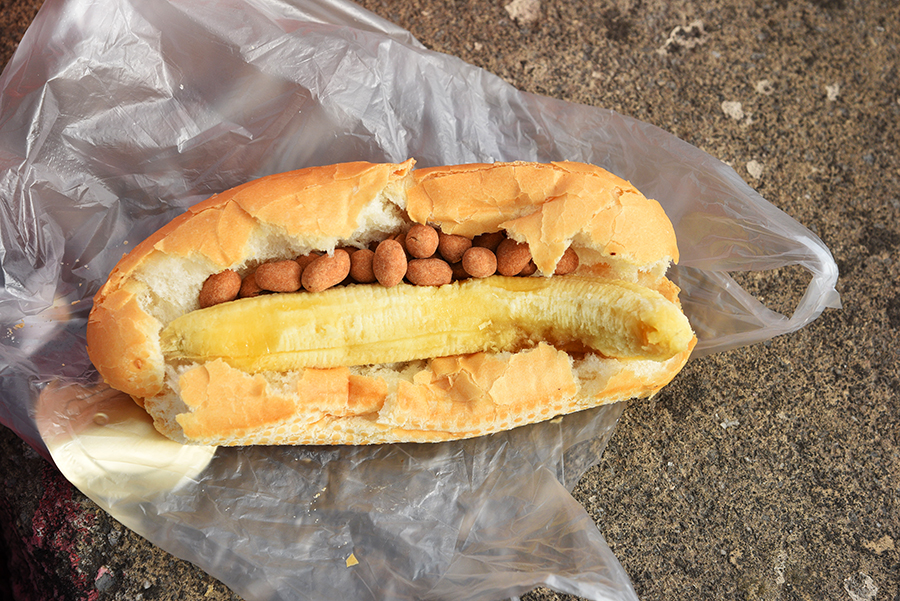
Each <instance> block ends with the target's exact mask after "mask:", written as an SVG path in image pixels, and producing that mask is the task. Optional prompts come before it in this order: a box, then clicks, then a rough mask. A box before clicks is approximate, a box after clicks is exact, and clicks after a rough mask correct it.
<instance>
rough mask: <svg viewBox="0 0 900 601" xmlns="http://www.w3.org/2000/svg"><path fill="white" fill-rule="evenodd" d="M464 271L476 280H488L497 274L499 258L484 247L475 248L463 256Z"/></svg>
mask: <svg viewBox="0 0 900 601" xmlns="http://www.w3.org/2000/svg"><path fill="white" fill-rule="evenodd" d="M462 266H463V269H465V270H466V273H468V274H469V275H470V276H472V277H474V278H486V277H488V276H489V275H494V273H496V272H497V256H496V255H495V254H494V253H492V252H491V251H490V250H489V249H487V248H484V247H483V246H473V247H472V248H470V249H469V250H467V251H466V253H465V254H464V255H463V258H462Z"/></svg>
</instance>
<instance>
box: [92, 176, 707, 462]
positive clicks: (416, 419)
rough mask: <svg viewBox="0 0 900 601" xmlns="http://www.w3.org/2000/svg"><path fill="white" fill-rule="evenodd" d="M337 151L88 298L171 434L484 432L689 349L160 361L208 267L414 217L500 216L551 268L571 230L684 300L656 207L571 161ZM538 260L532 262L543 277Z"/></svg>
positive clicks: (271, 181)
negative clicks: (364, 362)
mask: <svg viewBox="0 0 900 601" xmlns="http://www.w3.org/2000/svg"><path fill="white" fill-rule="evenodd" d="M413 163H414V161H413V160H412V159H410V160H408V161H406V162H404V163H398V164H369V163H347V164H340V165H331V166H327V167H316V168H310V169H303V170H299V171H294V172H289V173H284V174H277V175H272V176H268V177H264V178H260V179H258V180H254V181H252V182H249V183H247V184H244V185H242V186H238V187H236V188H234V189H232V190H228V191H226V192H223V193H222V194H218V195H216V196H213V197H212V198H210V199H208V200H206V201H204V202H202V203H200V204H198V205H196V206H194V207H192V208H191V209H190V210H189V211H188V212H186V213H185V214H184V215H182V216H180V217H178V218H176V219H175V220H173V221H172V222H171V223H169V224H168V225H166V226H165V227H164V228H162V229H161V230H159V231H158V232H156V233H155V234H153V235H152V236H150V237H149V238H147V239H146V240H145V241H144V242H142V243H141V244H140V245H138V246H137V247H136V248H135V249H134V250H133V251H132V252H131V253H129V254H128V255H127V256H126V257H124V258H123V259H122V261H121V262H120V263H119V264H118V265H117V266H116V268H115V269H114V270H113V272H112V274H111V275H110V277H109V279H108V281H107V282H106V284H105V285H104V286H103V287H102V288H101V289H100V291H99V292H98V293H97V295H96V297H95V299H94V308H93V310H92V311H91V315H90V318H89V322H88V331H87V338H88V352H89V355H90V357H91V360H92V361H93V362H94V364H95V366H96V367H97V369H98V371H99V372H100V374H101V375H102V376H103V378H104V379H105V380H106V381H107V382H108V383H109V384H110V386H112V387H114V388H117V389H119V390H123V391H125V392H127V393H129V394H130V395H132V396H133V397H134V398H135V400H136V401H138V402H139V404H141V405H142V406H144V407H145V409H147V411H148V412H149V413H150V414H151V415H152V416H153V417H154V422H155V425H156V427H157V429H159V430H160V431H161V432H162V433H163V434H165V435H167V436H169V437H170V438H173V439H175V440H180V441H183V442H188V443H197V444H216V445H244V444H372V443H386V442H401V441H416V442H431V441H440V440H449V439H457V438H465V437H471V436H478V435H482V434H487V433H490V432H496V431H501V430H505V429H509V428H512V427H516V426H520V425H524V424H528V423H534V422H538V421H541V420H544V419H549V418H552V417H554V416H557V415H561V414H565V413H571V412H573V411H577V410H581V409H585V408H588V407H593V406H597V405H600V404H604V403H610V402H617V401H621V400H626V399H629V398H635V397H645V396H650V395H652V394H654V393H655V392H656V391H658V390H659V389H660V388H662V387H663V386H664V385H665V384H667V383H668V382H669V381H670V380H671V379H672V378H673V377H674V376H675V375H676V374H677V373H678V371H679V370H680V369H681V368H682V366H683V365H684V363H685V362H686V361H687V358H688V356H689V355H690V351H691V349H692V348H693V343H691V345H690V348H688V349H686V350H685V351H684V352H681V353H679V354H678V355H676V356H675V357H672V358H670V359H668V360H666V361H651V360H643V359H637V360H635V359H628V360H625V359H617V358H608V357H599V356H596V355H590V354H588V355H576V356H573V355H570V354H567V353H566V352H563V351H562V350H559V349H556V348H554V347H552V346H550V345H549V344H545V343H540V344H538V345H537V346H535V347H532V348H528V349H524V350H521V351H519V352H516V353H475V354H474V355H463V356H455V357H442V358H434V359H431V360H428V361H415V362H410V363H404V364H390V365H376V366H351V367H340V368H332V369H315V368H300V369H297V370H295V371H293V372H290V373H287V374H280V373H277V374H276V373H257V374H248V373H245V372H243V371H240V370H238V369H236V368H234V367H231V366H229V365H228V364H227V363H225V362H224V361H222V360H214V361H209V362H206V363H199V364H189V365H167V364H166V361H165V359H164V357H163V354H162V352H161V350H160V344H159V334H160V331H161V330H162V328H164V327H165V326H166V325H167V324H168V323H169V322H171V321H172V320H173V319H174V318H176V317H178V316H180V315H182V314H184V313H186V312H188V311H192V310H194V309H196V308H197V307H198V304H197V300H196V299H197V294H198V291H199V287H200V286H201V285H202V282H203V280H204V279H205V278H206V277H207V276H209V275H210V274H213V273H217V272H219V271H221V270H223V269H233V270H235V271H238V272H239V273H246V272H248V271H249V270H251V269H253V268H255V267H256V265H258V264H260V263H262V262H263V261H265V260H268V259H272V258H284V257H293V256H296V255H298V254H302V253H306V252H310V251H313V250H317V251H324V252H331V251H333V250H334V249H335V248H336V247H338V246H358V247H363V246H365V245H366V244H368V243H369V242H371V241H372V240H377V239H382V238H384V237H386V236H388V235H390V234H392V233H396V232H397V231H401V230H403V229H405V228H406V227H408V226H409V224H411V223H429V224H432V225H434V226H436V227H439V228H440V229H441V230H442V231H444V233H455V234H461V235H464V236H466V237H473V236H476V235H479V234H482V233H487V232H493V231H500V230H503V231H505V232H506V233H507V235H508V236H509V237H511V238H513V239H515V240H518V241H520V242H526V243H527V244H528V245H529V249H530V250H531V253H532V256H533V258H534V261H535V264H536V265H537V266H538V269H539V271H540V274H545V275H550V274H552V273H553V270H554V268H555V266H556V263H557V261H559V259H560V257H562V255H563V253H564V252H565V250H566V248H568V247H569V246H570V245H571V246H572V248H574V249H575V250H576V251H577V252H578V255H579V258H580V259H581V265H580V267H579V270H578V272H577V273H578V274H581V275H589V276H596V277H603V278H616V279H623V280H627V281H632V282H637V283H639V284H641V285H643V286H646V287H648V288H652V289H654V290H657V291H659V292H661V293H662V294H663V296H665V297H667V298H668V299H669V300H671V301H672V302H674V303H676V304H677V302H678V301H677V293H678V290H677V288H676V287H675V286H674V285H673V284H672V283H671V282H670V281H669V280H667V279H665V277H664V273H665V270H666V269H667V267H668V265H669V264H670V262H671V261H673V260H677V246H676V243H675V235H674V230H673V228H672V225H671V223H670V222H669V220H668V219H667V218H666V216H665V213H664V212H663V210H662V208H661V207H660V205H659V204H658V203H657V202H655V201H652V200H648V199H646V198H645V197H644V196H643V195H641V194H640V192H638V191H637V190H636V189H635V188H634V187H633V186H631V184H629V183H628V182H626V181H624V180H622V179H621V178H618V177H616V176H615V175H613V174H610V173H608V172H607V171H605V170H603V169H600V168H598V167H594V166H592V165H584V164H580V163H566V162H563V163H551V164H537V163H522V162H518V163H500V164H494V165H486V164H476V165H462V166H455V167H441V168H433V169H420V170H415V171H414V170H413ZM540 274H539V275H540Z"/></svg>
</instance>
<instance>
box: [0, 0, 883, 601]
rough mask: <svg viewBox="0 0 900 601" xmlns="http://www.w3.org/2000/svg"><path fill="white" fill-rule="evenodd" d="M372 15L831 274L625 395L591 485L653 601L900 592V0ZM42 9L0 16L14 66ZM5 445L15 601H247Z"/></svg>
mask: <svg viewBox="0 0 900 601" xmlns="http://www.w3.org/2000/svg"><path fill="white" fill-rule="evenodd" d="M362 4H363V6H365V7H366V8H368V9H370V10H372V11H374V12H376V13H377V14H379V15H381V16H383V17H385V18H387V19H390V20H392V21H394V22H396V23H398V24H399V25H401V26H403V27H405V28H407V29H409V30H410V31H411V32H412V33H413V35H415V36H416V37H417V38H418V39H419V40H420V41H421V42H422V43H423V44H425V45H426V46H428V47H429V48H431V49H434V50H438V51H441V52H446V53H449V54H453V55H456V56H459V57H461V58H462V59H464V60H465V61H468V62H470V63H473V64H475V65H478V66H481V67H483V68H485V69H487V70H489V71H491V72H493V73H496V74H497V75H499V76H500V77H502V78H503V79H505V80H506V81H508V82H510V83H511V84H513V85H515V86H516V87H518V88H520V89H523V90H527V91H530V92H535V93H538V94H544V95H549V96H553V97H556V98H560V99H564V100H567V101H572V102H578V103H584V104H588V105H594V106H599V107H605V108H610V109H614V110H616V111H619V112H621V113H624V114H626V115H630V116H633V117H636V118H638V119H640V120H643V121H647V122H650V123H653V124H655V125H658V126H659V127H661V128H663V129H666V130H668V131H670V132H672V133H674V134H675V135H677V136H679V137H681V138H682V139H684V140H686V141H688V142H690V143H691V144H694V145H695V146H698V147H700V148H701V149H703V150H705V151H706V152H708V153H710V154H711V155H713V156H715V157H718V158H719V159H721V160H723V161H725V162H727V163H729V164H731V165H732V166H733V167H734V168H735V170H736V171H737V172H738V173H739V174H740V175H741V176H742V177H744V178H745V180H746V181H747V182H748V183H749V184H750V185H751V186H752V187H754V188H755V189H757V190H758V191H759V192H760V193H761V194H762V195H763V196H765V197H766V198H767V199H768V200H769V201H771V202H772V203H773V204H775V205H777V206H778V207H780V208H781V209H783V210H784V211H786V212H787V213H788V214H790V215H791V216H793V217H794V218H795V219H797V220H798V221H800V222H801V223H803V224H804V225H806V226H807V227H809V228H810V229H812V230H813V231H814V232H816V233H817V234H818V235H819V236H820V237H821V238H822V240H823V241H824V242H825V244H826V245H827V246H828V247H829V248H830V249H831V251H832V253H833V254H834V256H835V258H836V260H837V263H838V265H839V268H840V272H841V279H840V281H839V284H838V289H839V291H840V293H841V295H842V301H843V305H844V306H843V309H841V310H828V311H826V312H825V314H824V315H823V316H822V317H821V318H820V319H818V320H817V321H816V322H814V323H813V324H812V325H810V326H808V327H807V328H805V329H803V330H801V331H799V332H797V333H794V334H791V335H788V336H784V337H780V338H777V339H774V340H772V341H770V342H768V343H765V344H758V345H754V346H752V347H749V348H742V349H738V350H734V351H730V352H726V353H721V354H717V355H712V356H708V357H705V358H702V359H698V360H695V361H693V362H691V363H690V364H689V365H688V366H687V367H686V368H685V370H684V371H683V372H682V374H681V375H680V376H679V377H678V378H677V379H676V381H675V382H674V383H673V384H672V385H671V386H670V387H669V388H667V389H666V390H665V391H663V392H662V393H661V394H659V395H658V396H657V397H656V398H655V399H654V400H652V401H646V402H635V403H632V404H631V406H630V407H629V408H628V409H627V410H626V411H625V414H624V416H623V418H622V419H621V421H620V423H619V425H618V427H617V429H616V432H615V434H614V436H613V438H612V440H611V442H610V444H609V446H608V448H607V449H606V451H605V453H604V455H603V458H602V460H601V461H600V462H599V464H598V465H597V466H595V467H594V468H592V469H591V470H589V471H588V472H587V473H586V474H585V476H584V477H583V478H582V480H581V481H580V482H579V484H578V485H577V487H576V489H575V493H574V494H575V496H576V498H577V499H578V501H579V502H580V503H582V504H583V505H584V507H585V508H586V510H587V511H588V513H589V514H590V515H591V516H592V517H593V518H594V520H595V521H596V523H597V526H598V527H599V529H600V530H601V532H602V533H603V534H604V536H605V537H606V539H607V541H608V542H609V545H610V547H611V548H612V550H613V552H614V553H615V554H616V556H617V557H618V558H619V560H620V561H621V562H622V564H623V566H624V568H625V570H626V571H627V572H628V574H629V575H630V576H631V578H632V581H633V583H634V586H635V589H636V590H637V592H638V594H639V596H640V597H641V598H642V599H648V600H649V599H667V600H675V599H716V600H718V599H721V600H725V599H728V600H731V599H747V600H774V599H810V600H821V599H829V600H831V599H834V600H842V601H860V600H863V601H874V600H879V601H881V600H885V601H886V600H892V599H900V506H898V503H900V499H898V495H900V441H898V437H900V435H898V432H900V404H898V392H897V391H898V387H900V382H898V375H897V365H898V361H897V359H898V347H900V292H898V290H897V289H896V282H897V281H898V271H900V255H898V251H900V248H898V247H900V225H898V215H900V158H898V148H900V83H898V82H900V72H898V68H900V52H898V43H900V7H898V5H897V4H896V2H894V1H893V0H881V1H877V0H865V1H862V0H860V1H854V0H809V1H806V2H786V1H780V0H772V1H765V0H732V1H725V0H714V1H712V2H692V1H689V0H676V1H662V0H643V1H642V0H618V1H617V0H596V1H588V0H568V1H566V2H562V1H551V0H531V1H528V0H525V1H523V0H516V1H515V2H512V3H509V2H507V1H506V0H497V1H494V2H475V1H474V0H470V1H467V0H433V1H428V2H426V1H422V0H414V1H412V2H406V1H401V0H391V1H387V0H383V1H382V0H364V2H362ZM36 8H37V4H36V3H33V2H28V1H17V0H7V1H6V2H4V3H2V4H0V32H2V33H0V51H2V54H0V62H2V63H3V64H5V63H6V61H7V60H8V59H9V57H10V56H11V53H12V52H13V51H14V49H15V45H16V43H17V41H18V39H19V38H20V37H21V35H22V33H23V32H24V28H25V27H26V26H27V24H28V23H29V22H30V20H31V19H32V18H33V15H34V12H35V10H36ZM679 28H681V29H679ZM740 282H741V283H742V284H743V285H744V286H745V287H746V288H747V289H748V290H750V291H752V292H754V293H755V294H756V295H757V296H758V297H759V298H761V299H763V300H764V301H765V302H766V303H767V304H768V305H769V306H770V307H773V308H776V309H780V310H782V311H785V312H790V311H791V309H792V308H793V307H794V306H795V305H796V303H797V301H798V300H799V295H800V293H801V292H802V289H803V284H804V278H803V276H802V274H798V273H795V272H793V271H792V270H790V269H786V270H782V271H780V272H778V273H765V274H745V275H742V276H740ZM0 446H2V459H0V479H2V486H0V522H2V526H3V530H2V532H3V534H4V538H5V541H6V543H7V548H8V551H7V556H6V559H7V561H6V565H2V564H0V582H2V581H4V578H3V576H4V574H3V570H4V569H6V570H9V572H8V573H7V574H6V576H7V580H9V579H10V578H12V581H13V582H21V583H26V582H27V583H30V586H32V587H43V588H41V589H40V591H39V592H37V593H34V594H31V595H29V594H28V593H24V594H23V596H21V598H22V599H29V600H30V599H41V598H49V597H48V596H47V595H49V594H51V593H52V592H53V591H57V592H59V591H63V597H62V598H91V599H139V598H141V599H193V598H204V599H209V600H225V599H237V597H236V595H234V594H233V593H232V592H230V591H229V590H228V589H227V588H226V587H225V586H223V585H222V584H221V583H219V582H217V581H215V580H214V579H212V578H211V577H209V576H207V575H206V574H204V573H203V572H202V571H200V570H198V569H197V568H195V567H194V566H192V565H191V564H188V563H186V562H183V561H180V560H178V559H175V558H174V557H172V556H170V555H168V554H167V553H165V552H163V551H161V550H160V549H158V548H155V547H153V546H152V545H150V544H148V543H147V542H146V541H144V540H143V539H142V538H140V537H139V536H137V535H135V534H133V533H132V532H130V531H129V530H127V529H125V528H124V527H122V526H121V525H119V524H118V523H117V522H116V521H115V520H113V519H112V518H110V517H109V516H108V515H106V514H105V513H103V512H102V511H101V510H99V509H98V508H97V507H96V506H95V505H93V504H92V503H91V502H90V501H89V500H87V499H86V498H85V497H84V496H83V495H81V493H79V492H78V491H77V490H74V489H73V488H72V487H71V486H70V485H68V483H67V482H66V481H65V480H64V479H63V478H62V477H61V476H60V475H59V473H58V472H56V471H55V469H53V468H52V467H50V466H49V465H47V464H46V463H45V462H44V461H43V460H42V459H41V458H40V457H39V456H38V455H37V454H35V453H34V452H32V451H31V450H30V449H29V448H28V447H27V446H26V445H24V444H23V443H22V442H21V441H20V440H19V439H18V438H17V437H16V436H15V435H14V434H13V433H12V432H11V431H9V430H6V429H2V428H0ZM48 531H53V532H55V534H54V536H52V537H50V536H44V535H43V533H46V532H48ZM13 577H14V578H13ZM36 583H37V584H36ZM3 592H4V589H3V586H2V585H0V597H2V594H3ZM7 592H9V591H7ZM42 594H44V595H43V596H42ZM526 598H527V599H529V600H531V601H537V600H541V601H549V600H551V599H569V598H570V597H567V596H565V595H562V594H558V593H555V592H553V591H549V590H543V589H540V590H536V591H533V592H531V593H529V594H528V595H526Z"/></svg>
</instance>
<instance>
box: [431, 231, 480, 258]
mask: <svg viewBox="0 0 900 601" xmlns="http://www.w3.org/2000/svg"><path fill="white" fill-rule="evenodd" d="M470 248H472V241H471V240H469V239H468V238H466V237H465V236H457V235H456V234H445V233H444V232H438V252H439V253H441V256H442V257H444V260H445V261H447V262H448V263H459V262H460V261H462V258H463V255H464V254H465V253H466V251H467V250H469V249H470Z"/></svg>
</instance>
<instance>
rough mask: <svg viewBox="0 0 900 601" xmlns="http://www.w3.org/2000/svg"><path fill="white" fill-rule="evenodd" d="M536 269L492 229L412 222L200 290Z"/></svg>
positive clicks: (223, 294) (419, 279) (568, 258)
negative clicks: (462, 232)
mask: <svg viewBox="0 0 900 601" xmlns="http://www.w3.org/2000/svg"><path fill="white" fill-rule="evenodd" d="M577 267H578V255H577V254H575V251H574V250H572V249H571V248H569V249H568V250H566V253H565V254H564V255H563V257H562V258H561V259H560V260H559V263H558V264H557V266H556V271H555V272H554V275H566V274H568V273H572V272H573V271H575V269H576V268H577ZM535 271H537V267H535V265H534V261H532V260H531V252H530V251H529V250H528V245H527V244H522V243H519V242H516V241H515V240H512V239H511V238H507V237H506V235H505V234H504V233H503V232H493V233H489V234H482V235H480V236H476V237H475V238H474V239H471V240H470V239H469V238H466V237H464V236H457V235H452V234H445V233H443V232H441V231H439V230H437V229H435V228H433V227H432V226H430V225H423V224H418V223H417V224H415V225H413V226H412V227H411V228H410V229H409V230H408V231H407V232H405V233H400V234H397V235H396V236H394V237H392V238H388V239H386V240H382V241H380V242H377V243H373V244H372V245H370V247H369V248H362V249H358V248H352V247H350V248H337V249H335V251H334V253H333V254H332V255H327V254H319V253H311V254H308V255H303V256H301V257H298V258H297V259H285V260H281V261H271V262H268V263H263V264H261V265H260V266H259V267H257V268H256V270H255V271H253V272H251V273H249V274H247V275H246V276H244V277H243V279H242V278H241V276H240V275H238V273H237V272H235V271H233V270H231V269H226V270H225V271H220V272H219V273H215V274H213V275H211V276H209V277H208V278H207V279H206V281H205V282H204V283H203V288H202V289H201V290H200V307H201V308H204V307H211V306H213V305H217V304H219V303H224V302H228V301H232V300H234V299H236V298H246V297H252V296H259V295H260V294H265V293H269V292H297V291H298V290H301V289H303V290H307V291H309V292H320V291H322V290H326V289H328V288H331V287H333V286H337V285H340V284H352V283H357V284H372V283H375V282H378V283H379V284H381V285H382V286H387V287H391V286H396V285H397V284H399V283H400V282H402V281H403V280H404V279H406V281H408V282H409V283H410V284H415V285H417V286H442V285H444V284H449V283H451V282H453V281H457V280H464V279H467V278H470V277H473V278H484V277H488V276H491V275H494V274H495V273H499V274H500V275H505V276H528V275H532V274H533V273H534V272H535Z"/></svg>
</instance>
